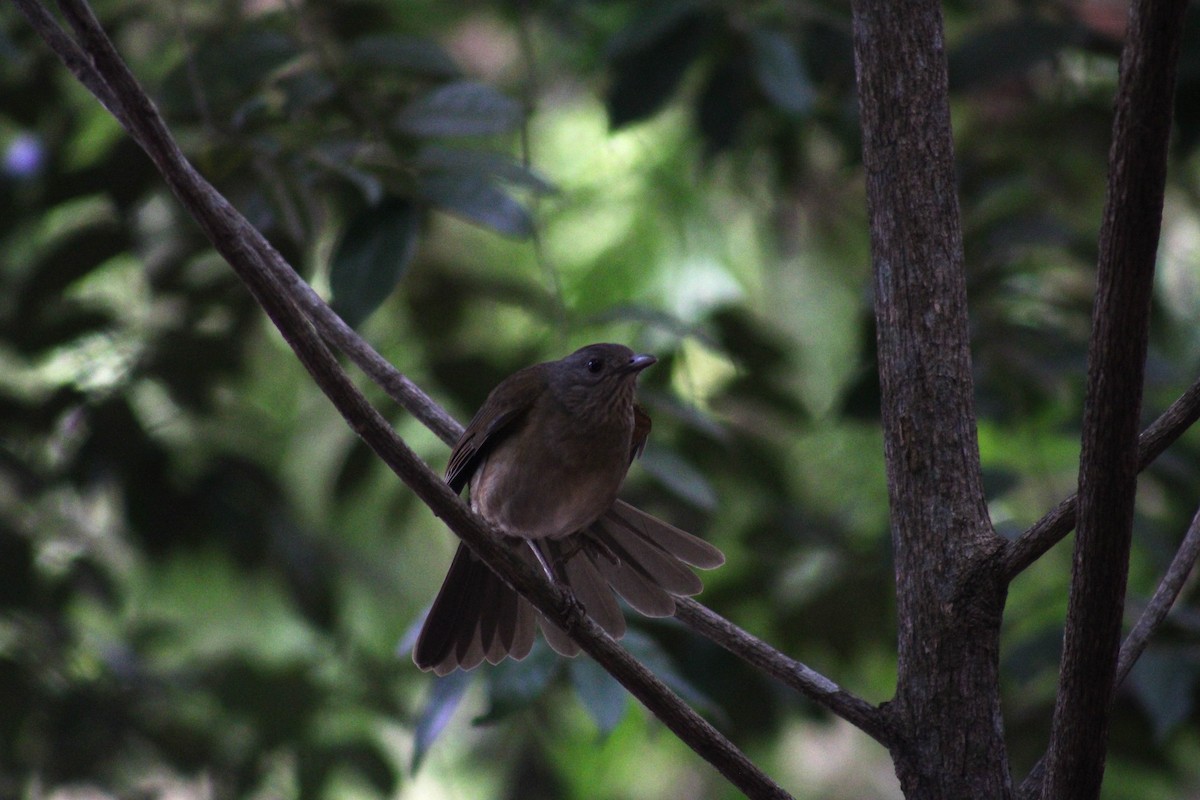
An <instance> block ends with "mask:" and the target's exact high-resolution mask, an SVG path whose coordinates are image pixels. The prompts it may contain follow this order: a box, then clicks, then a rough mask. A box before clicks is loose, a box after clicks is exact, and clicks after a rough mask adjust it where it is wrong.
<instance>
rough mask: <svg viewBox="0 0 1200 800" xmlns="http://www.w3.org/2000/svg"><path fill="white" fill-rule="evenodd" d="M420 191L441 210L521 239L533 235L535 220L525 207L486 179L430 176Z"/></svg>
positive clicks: (424, 181) (440, 174) (450, 175)
mask: <svg viewBox="0 0 1200 800" xmlns="http://www.w3.org/2000/svg"><path fill="white" fill-rule="evenodd" d="M418 192H419V193H420V195H421V197H423V198H424V199H426V200H428V201H429V202H430V203H431V204H433V205H434V206H437V207H438V208H439V209H441V210H443V211H446V212H449V213H451V214H454V215H456V216H460V217H462V218H463V219H466V220H469V221H471V222H476V223H478V224H480V225H483V226H485V227H488V228H491V229H492V230H494V231H497V232H499V233H503V234H506V235H508V236H514V237H517V238H520V239H523V238H525V237H527V236H529V235H530V234H532V233H533V219H532V218H531V217H530V216H529V212H528V211H526V210H525V207H524V206H522V205H521V204H520V203H518V202H517V201H516V200H515V199H513V197H512V196H511V195H509V194H508V192H506V191H504V190H503V189H501V188H500V187H499V186H497V185H496V184H494V183H492V182H491V181H490V180H488V179H487V178H486V177H484V176H480V175H471V174H462V175H458V174H451V173H439V174H435V175H428V176H425V177H423V178H422V179H421V181H420V184H419V187H418Z"/></svg>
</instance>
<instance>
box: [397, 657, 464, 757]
mask: <svg viewBox="0 0 1200 800" xmlns="http://www.w3.org/2000/svg"><path fill="white" fill-rule="evenodd" d="M471 677H472V675H471V673H469V672H463V671H462V670H455V671H454V672H451V673H450V674H449V675H447V676H445V677H444V678H434V679H433V680H432V682H431V687H430V691H429V699H428V700H426V701H425V707H424V708H422V709H421V714H420V716H418V717H417V724H416V728H415V729H414V731H413V757H412V771H413V772H416V771H417V768H418V767H420V766H421V761H422V760H424V758H425V755H426V754H427V753H428V752H429V748H430V747H432V746H433V743H434V742H435V741H437V737H438V736H439V735H440V734H441V732H442V731H443V730H445V728H446V724H447V723H449V722H450V718H451V717H453V716H454V712H455V711H456V710H457V709H458V705H459V703H461V702H462V699H463V695H465V694H466V692H467V688H468V687H469V686H470V685H471Z"/></svg>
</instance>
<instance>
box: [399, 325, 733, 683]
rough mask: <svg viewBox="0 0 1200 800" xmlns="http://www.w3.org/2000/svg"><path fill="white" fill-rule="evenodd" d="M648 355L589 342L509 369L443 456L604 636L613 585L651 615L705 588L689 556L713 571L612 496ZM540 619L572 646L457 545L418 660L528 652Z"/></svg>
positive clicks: (558, 641) (491, 658) (670, 529)
mask: <svg viewBox="0 0 1200 800" xmlns="http://www.w3.org/2000/svg"><path fill="white" fill-rule="evenodd" d="M654 362H655V359H654V356H650V355H637V354H635V353H634V352H633V351H632V350H630V349H629V348H628V347H625V346H624V345H619V344H593V345H588V346H587V347H584V348H581V349H579V350H577V351H575V352H574V353H572V354H571V355H569V356H567V357H566V358H563V359H561V360H559V361H548V362H545V363H543V364H535V365H534V366H532V367H526V368H525V369H523V370H520V371H519V372H516V373H514V374H512V375H510V376H509V377H508V378H506V379H505V380H504V381H502V382H501V383H500V385H498V386H497V387H496V388H495V389H493V390H492V392H491V394H489V395H488V397H487V400H485V401H484V403H483V406H482V407H481V408H480V409H479V411H478V412H476V414H475V416H474V418H472V420H471V422H470V424H469V425H467V428H466V430H465V431H463V434H462V436H461V437H460V438H459V440H458V443H457V444H456V445H455V446H454V451H453V452H452V453H451V455H450V463H449V465H448V466H447V467H446V482H447V483H448V484H449V485H450V487H451V488H453V489H454V490H455V491H462V489H463V487H464V486H465V485H467V484H470V487H471V506H472V508H474V509H475V511H477V512H478V513H479V514H480V515H481V516H483V517H484V518H485V519H487V520H488V521H490V522H491V523H493V524H494V525H496V526H497V527H498V528H499V529H500V530H501V531H502V532H503V533H505V534H506V535H508V536H511V537H513V540H514V542H517V543H519V545H520V549H519V551H518V552H520V553H522V555H523V557H525V558H527V559H529V561H530V563H531V564H539V565H541V567H542V568H543V569H545V570H547V571H548V572H549V573H550V576H551V578H552V579H554V580H557V581H558V582H560V583H562V584H565V585H566V586H568V587H569V588H570V589H571V591H572V592H573V593H574V595H575V597H576V599H577V600H579V602H580V603H581V604H582V605H583V607H584V609H585V610H586V611H587V613H588V615H589V616H591V617H592V619H593V620H595V621H596V622H597V623H598V624H599V625H600V626H601V627H602V628H603V629H604V630H605V631H607V632H608V634H609V635H611V636H613V637H615V638H619V637H620V636H622V635H623V634H624V633H625V617H624V616H623V615H622V613H621V609H620V607H619V606H618V605H617V600H616V597H615V596H614V591H615V593H616V594H619V595H620V596H621V597H623V598H624V599H625V601H626V602H627V603H629V605H630V606H632V607H633V608H635V609H636V610H638V611H640V612H641V613H643V614H646V615H647V616H652V617H664V616H670V615H672V614H674V613H675V599H674V598H675V597H685V596H691V595H694V594H697V593H699V592H700V590H701V589H702V588H703V586H702V584H701V582H700V579H699V578H698V577H697V576H696V575H695V573H693V572H692V571H691V569H689V567H688V565H691V566H695V567H700V568H703V569H712V568H714V567H718V566H720V565H721V564H723V563H724V561H725V557H724V555H722V553H721V551H720V550H718V549H717V548H715V547H713V546H712V545H710V544H708V543H707V542H705V541H703V540H702V539H699V538H697V537H695V536H693V535H692V534H690V533H686V532H685V531H682V530H679V529H678V528H676V527H674V526H673V525H669V524H667V523H666V522H663V521H662V520H660V519H657V518H655V517H652V516H650V515H649V514H646V513H643V512H641V511H639V510H638V509H636V508H634V507H633V506H631V505H628V504H627V503H623V502H621V501H619V500H617V490H618V489H619V488H620V487H621V482H622V481H623V480H624V479H625V473H626V472H627V471H628V470H629V465H630V463H631V462H632V461H633V459H634V458H635V457H637V456H638V455H640V454H641V452H642V448H643V447H644V446H645V444H646V437H647V436H648V435H649V433H650V417H649V416H648V415H647V414H646V413H645V412H644V411H643V410H642V409H641V407H640V406H638V405H637V403H636V402H634V385H635V384H636V383H637V376H638V375H639V374H640V373H641V371H642V370H643V369H645V368H646V367H649V366H650V365H651V364H653V363H654ZM535 622H536V623H538V624H540V626H541V628H542V631H543V633H544V634H545V636H546V640H547V641H548V642H549V644H550V646H551V647H552V648H554V650H556V651H557V652H559V653H561V654H562V655H565V656H574V655H576V654H577V653H578V652H579V645H577V644H576V643H575V642H574V641H573V640H572V639H571V638H570V637H569V636H567V634H566V633H565V632H563V631H562V630H561V629H560V628H559V627H558V626H556V625H555V624H554V623H553V622H550V621H549V620H548V619H546V618H545V617H544V616H542V615H541V614H540V613H539V612H537V611H536V610H535V609H534V608H533V606H532V605H531V604H530V602H529V601H528V600H526V599H525V598H524V597H521V596H520V595H519V594H517V593H516V592H515V591H513V589H512V588H510V587H509V586H508V584H506V583H505V582H504V581H503V580H501V579H500V578H499V577H498V576H497V575H496V574H495V573H494V572H492V570H491V568H489V567H488V566H487V565H486V564H484V563H483V562H482V561H480V560H479V559H478V558H477V557H476V556H475V554H474V553H472V552H471V550H470V549H468V548H467V547H466V546H465V545H463V544H459V546H458V551H457V552H456V553H455V555H454V560H453V562H452V563H451V564H450V571H449V572H448V573H447V574H446V579H445V581H444V582H443V583H442V588H441V589H440V590H439V592H438V595H437V598H436V599H435V600H434V601H433V606H432V608H431V609H430V611H429V616H428V617H427V618H426V620H425V624H424V626H423V627H422V629H421V634H420V637H419V638H418V639H417V644H416V647H415V648H414V649H413V661H414V662H416V665H417V666H418V667H420V668H421V669H423V670H433V671H434V672H435V673H437V674H438V675H446V674H448V673H450V672H452V671H453V670H454V669H456V668H460V667H461V668H462V669H471V668H472V667H475V666H477V665H478V664H480V663H481V662H482V661H483V660H485V659H486V660H487V661H488V662H489V663H492V664H496V663H499V662H500V661H501V660H502V659H504V658H505V657H506V656H511V657H513V658H515V659H521V658H524V657H525V656H526V655H528V654H529V650H530V648H532V647H533V639H534V628H535Z"/></svg>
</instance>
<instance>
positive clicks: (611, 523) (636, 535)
mask: <svg viewBox="0 0 1200 800" xmlns="http://www.w3.org/2000/svg"><path fill="white" fill-rule="evenodd" d="M528 544H529V546H525V545H522V547H521V548H520V550H519V551H518V552H520V553H521V554H523V557H524V558H526V559H527V560H528V561H529V562H530V564H531V565H537V564H539V559H538V557H537V555H536V554H535V553H534V552H533V550H532V549H531V548H532V547H539V548H540V549H541V552H542V555H543V556H544V560H545V561H546V563H548V564H549V565H550V567H551V569H552V570H553V572H554V573H555V578H556V579H557V580H558V581H559V582H561V583H563V584H565V585H566V586H567V587H568V588H570V590H571V591H572V593H573V594H574V595H575V597H576V599H577V600H579V602H580V604H582V605H583V607H584V609H585V610H586V611H587V613H588V616H590V617H591V618H592V619H593V620H595V622H596V623H597V624H598V625H600V627H601V628H603V629H604V630H605V631H606V632H607V633H608V634H609V635H610V636H612V637H613V638H615V639H619V638H621V636H622V635H624V633H625V617H624V615H623V614H622V613H621V608H620V606H619V605H618V604H617V599H616V597H615V596H614V592H615V593H616V594H619V595H620V596H621V597H622V598H624V599H625V601H626V602H627V603H629V605H630V606H632V607H633V608H634V609H635V610H637V611H639V612H641V613H642V614H645V615H646V616H650V617H669V616H671V615H672V614H674V613H675V598H676V597H690V596H691V595H694V594H698V593H699V592H700V590H701V589H702V588H703V584H702V583H701V582H700V578H699V577H697V576H696V574H695V573H694V572H692V571H691V569H689V565H690V566H694V567H700V568H702V569H712V568H714V567H719V566H720V565H721V564H723V563H724V562H725V556H724V555H723V554H722V553H721V551H720V550H718V549H717V548H715V547H713V546H712V545H711V544H709V543H708V542H705V541H704V540H703V539H700V538H697V537H696V536H693V535H692V534H690V533H687V532H686V531H682V530H680V529H679V528H676V527H675V526H673V525H670V524H668V523H666V522H663V521H662V520H660V519H658V518H657V517H653V516H651V515H649V514H646V513H644V512H642V511H639V510H638V509H636V508H634V507H633V506H631V505H628V504H627V503H623V502H621V501H617V503H616V504H615V505H614V506H613V507H612V508H611V509H609V511H608V512H606V513H605V514H604V516H602V517H601V518H600V519H599V520H597V521H596V522H594V523H592V525H590V526H589V527H588V528H587V529H585V530H583V531H581V532H579V533H576V534H572V535H571V536H567V537H564V538H562V539H543V540H539V541H536V542H533V541H530V542H529V543H528ZM535 620H536V621H537V623H538V624H539V625H540V626H541V628H542V632H543V633H544V634H545V636H546V641H547V642H548V643H549V644H550V646H551V647H552V648H554V650H555V651H556V652H558V653H561V654H562V655H565V656H574V655H577V654H578V653H579V645H578V644H576V643H575V641H574V640H573V639H571V637H570V636H568V635H567V634H566V632H565V631H563V630H562V629H561V628H559V627H558V626H557V625H555V624H554V623H552V622H550V620H548V619H546V617H545V616H543V615H542V614H541V613H540V612H538V611H536V610H535V609H534V608H533V606H532V604H530V602H529V601H528V600H526V599H525V598H524V597H521V596H520V595H518V594H517V593H516V592H514V591H513V590H512V589H511V588H510V587H509V586H508V585H507V584H506V583H504V581H503V580H501V579H500V578H499V577H498V576H497V575H496V574H495V573H494V572H492V570H491V568H489V567H488V566H487V565H486V564H484V563H483V562H482V561H480V560H479V559H478V558H476V557H475V555H474V554H473V553H472V552H471V551H470V550H469V549H468V548H467V547H466V546H465V545H461V544H460V545H459V547H458V552H456V553H455V555H454V561H453V562H452V563H451V564H450V570H449V572H447V574H446V579H445V581H443V583H442V588H441V590H440V591H439V592H438V595H437V598H436V599H435V600H434V601H433V606H432V608H430V610H429V616H428V617H427V618H426V620H425V624H424V626H423V627H422V629H421V635H420V636H419V637H418V639H417V645H416V647H415V648H414V650H413V661H414V662H416V665H417V666H418V667H420V668H421V669H423V670H433V671H434V672H435V673H437V674H438V675H446V674H448V673H450V672H452V671H453V670H454V669H455V668H460V667H461V668H462V669H471V668H473V667H475V666H478V665H479V664H480V663H481V662H483V661H484V660H485V659H486V660H487V661H488V663H491V664H496V663H499V662H500V661H501V660H502V659H504V658H505V656H511V657H512V658H515V659H518V660H519V659H522V658H524V657H525V656H526V655H528V654H529V651H530V649H531V648H532V647H533V638H534V621H535Z"/></svg>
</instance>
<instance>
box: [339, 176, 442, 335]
mask: <svg viewBox="0 0 1200 800" xmlns="http://www.w3.org/2000/svg"><path fill="white" fill-rule="evenodd" d="M419 233H420V216H419V213H418V211H417V209H416V207H415V206H414V205H413V204H412V203H411V202H410V201H408V200H405V199H402V198H398V197H389V198H386V199H384V200H383V201H382V202H380V203H379V205H377V206H374V207H373V208H368V209H366V210H364V211H363V212H362V213H360V214H359V215H358V216H357V217H355V218H354V219H353V220H351V222H350V224H349V225H347V226H346V231H345V233H343V234H342V239H341V241H340V242H339V243H338V246H337V249H336V250H334V253H333V258H332V260H331V262H330V266H329V285H330V288H331V289H332V290H333V308H334V310H335V311H337V312H338V314H340V315H341V316H342V319H344V320H346V323H347V324H349V325H351V326H357V325H358V324H359V323H361V322H362V321H363V320H364V319H366V318H367V317H368V316H370V314H371V312H372V311H374V310H375V309H376V308H378V307H379V305H380V304H381V303H382V302H383V301H384V300H385V299H386V298H387V296H388V295H389V294H391V293H392V290H393V289H395V288H396V284H397V282H399V280H400V278H401V277H402V276H403V275H404V271H405V269H407V268H408V264H409V262H410V261H411V260H412V257H413V255H414V254H415V253H416V250H417V242H418V237H419Z"/></svg>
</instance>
